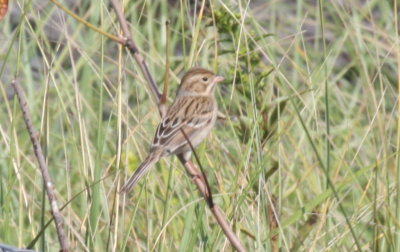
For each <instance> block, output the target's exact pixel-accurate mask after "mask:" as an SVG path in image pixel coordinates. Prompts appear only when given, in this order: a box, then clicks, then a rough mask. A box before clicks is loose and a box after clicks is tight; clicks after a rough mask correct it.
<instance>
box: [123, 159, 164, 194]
mask: <svg viewBox="0 0 400 252" xmlns="http://www.w3.org/2000/svg"><path fill="white" fill-rule="evenodd" d="M159 159H160V154H159V153H157V152H151V153H150V154H149V155H148V156H147V158H146V159H145V160H144V161H143V162H142V163H141V164H140V166H139V167H138V168H137V169H136V171H135V172H134V173H133V175H132V176H131V177H130V178H129V179H128V181H126V182H125V184H124V185H123V186H122V187H121V190H120V191H119V192H120V193H128V192H129V191H130V190H131V189H132V188H133V186H134V185H135V184H136V183H137V182H138V181H139V179H140V178H141V177H142V176H143V175H144V174H146V172H147V171H148V170H149V169H150V168H151V167H152V166H153V165H154V164H155V163H157V161H158V160H159Z"/></svg>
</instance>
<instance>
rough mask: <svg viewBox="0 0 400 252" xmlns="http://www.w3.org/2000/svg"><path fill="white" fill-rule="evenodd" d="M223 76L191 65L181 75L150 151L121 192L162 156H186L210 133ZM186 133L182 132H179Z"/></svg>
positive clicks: (124, 191) (126, 189) (187, 158)
mask: <svg viewBox="0 0 400 252" xmlns="http://www.w3.org/2000/svg"><path fill="white" fill-rule="evenodd" d="M223 80H224V77H222V76H218V75H216V74H214V73H213V72H212V71H210V70H207V69H204V68H199V67H195V68H191V69H190V70H189V71H188V72H187V73H186V74H185V75H184V76H183V78H182V80H181V83H180V85H179V88H178V90H177V93H176V98H175V100H174V101H173V103H172V104H171V106H169V108H168V110H167V112H166V113H165V116H164V117H163V118H162V119H161V122H160V124H158V127H157V130H156V133H155V135H154V139H153V142H152V144H151V148H150V151H149V154H148V155H147V157H146V159H145V160H144V161H143V162H142V163H141V164H140V165H139V167H138V168H137V169H136V170H135V172H134V173H133V175H132V176H131V177H130V178H129V179H128V181H127V182H126V183H125V184H124V185H123V186H122V188H121V190H120V192H121V193H128V192H129V191H130V190H131V189H132V187H133V186H134V185H135V184H136V183H137V182H138V180H139V179H140V178H141V177H142V176H143V175H144V174H145V173H146V172H147V171H149V169H150V168H151V167H152V166H153V165H154V164H155V163H157V162H158V161H159V160H160V159H161V158H162V157H166V156H169V155H178V154H183V156H184V158H185V160H186V161H187V160H189V158H190V155H191V152H192V149H191V147H190V144H189V143H188V141H187V139H189V141H190V143H191V145H192V146H193V148H194V147H196V146H197V145H199V144H200V143H201V142H202V141H203V140H204V138H205V137H206V136H207V135H208V134H209V133H210V131H211V129H212V128H213V126H214V124H215V121H216V119H217V113H218V107H217V102H216V100H215V96H214V91H215V87H216V84H217V83H220V82H221V81H223ZM182 131H183V132H184V133H185V135H186V137H185V135H184V134H183V133H182Z"/></svg>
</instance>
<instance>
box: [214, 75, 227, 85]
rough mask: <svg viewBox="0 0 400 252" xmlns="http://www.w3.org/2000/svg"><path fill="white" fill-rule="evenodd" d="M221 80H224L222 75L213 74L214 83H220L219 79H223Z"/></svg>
mask: <svg viewBox="0 0 400 252" xmlns="http://www.w3.org/2000/svg"><path fill="white" fill-rule="evenodd" d="M223 80H225V78H224V77H222V76H218V75H217V76H215V78H214V82H215V83H220V82H221V81H223Z"/></svg>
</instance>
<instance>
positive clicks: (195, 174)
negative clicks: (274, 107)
mask: <svg viewBox="0 0 400 252" xmlns="http://www.w3.org/2000/svg"><path fill="white" fill-rule="evenodd" d="M111 3H112V6H113V8H114V11H115V13H116V15H117V17H118V21H119V23H120V26H121V29H122V32H123V34H124V36H125V39H126V43H125V46H126V47H127V48H128V50H129V51H130V52H131V53H132V55H133V57H134V58H135V60H136V62H137V64H138V65H139V67H140V69H141V71H142V74H143V75H144V76H145V78H146V80H147V84H148V85H149V86H150V89H151V91H152V94H153V96H154V98H155V99H156V101H157V104H159V103H160V99H161V94H160V92H159V90H158V88H157V85H156V84H155V83H154V80H153V78H152V76H151V74H150V71H149V69H148V67H147V64H146V62H145V60H144V59H143V57H142V56H141V54H140V52H139V49H138V47H137V46H136V44H135V43H134V41H133V39H132V35H131V33H130V31H129V29H128V24H127V21H126V19H125V17H124V15H123V13H122V11H121V8H120V6H119V2H118V0H111ZM178 158H179V160H180V161H181V163H182V164H183V165H184V167H185V169H186V172H187V173H188V174H189V175H190V176H191V177H192V181H193V182H194V183H195V184H196V186H197V188H198V190H199V191H200V193H201V194H202V196H203V197H204V199H205V200H206V201H207V202H209V200H210V197H211V195H210V192H209V191H208V190H207V182H205V178H204V177H203V175H202V174H201V172H199V170H198V169H197V168H196V166H195V165H194V164H193V163H192V162H191V161H190V160H189V161H186V160H185V159H184V157H183V155H178ZM208 205H209V206H210V209H211V212H212V214H213V216H214V218H215V219H216V221H217V223H218V224H219V225H220V227H221V229H222V230H223V232H224V234H225V236H226V237H227V238H228V240H229V241H230V242H231V244H232V246H233V247H234V248H235V249H236V250H237V251H240V252H242V251H246V250H245V248H244V247H243V246H242V244H241V243H240V241H239V239H238V237H237V236H236V234H235V233H234V232H233V230H232V229H231V227H230V225H229V224H228V223H227V221H226V219H225V216H224V215H223V214H222V212H221V211H220V209H219V207H218V206H217V205H215V204H212V205H210V204H208Z"/></svg>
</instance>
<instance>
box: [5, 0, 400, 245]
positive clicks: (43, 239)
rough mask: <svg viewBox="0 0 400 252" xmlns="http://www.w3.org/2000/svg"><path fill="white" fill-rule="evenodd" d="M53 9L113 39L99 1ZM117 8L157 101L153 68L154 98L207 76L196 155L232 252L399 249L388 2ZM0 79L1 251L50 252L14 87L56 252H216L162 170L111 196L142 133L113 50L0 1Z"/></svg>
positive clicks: (129, 66) (127, 67)
mask: <svg viewBox="0 0 400 252" xmlns="http://www.w3.org/2000/svg"><path fill="white" fill-rule="evenodd" d="M59 2H60V3H61V4H62V5H63V6H64V7H65V8H67V9H69V10H71V11H72V12H73V13H75V14H76V15H78V16H79V17H81V18H83V19H85V20H87V21H88V22H89V23H91V24H93V25H95V26H96V27H98V28H99V29H101V30H103V31H106V32H107V33H111V34H119V32H120V31H119V25H118V23H117V21H116V18H115V13H114V11H113V10H112V8H111V5H110V3H109V1H103V0H99V1H82V0H68V1H67V0H65V1H61V0H60V1H59ZM122 2H123V4H124V12H125V15H126V18H127V19H128V21H129V22H130V29H131V31H132V33H133V38H134V40H135V42H136V43H137V45H138V47H139V48H140V50H141V53H142V54H143V56H144V58H145V60H146V62H147V63H148V65H149V67H150V69H151V73H152V74H153V76H154V77H155V79H156V81H157V83H158V84H159V87H160V89H161V88H162V85H163V84H162V83H163V78H164V72H165V71H164V70H165V60H166V55H167V53H168V54H169V55H170V69H169V73H170V75H171V78H170V80H171V81H170V89H169V97H170V99H173V97H174V93H175V90H176V87H177V86H178V84H179V80H180V77H181V76H182V75H183V73H184V72H185V71H186V70H188V69H189V68H190V67H191V66H202V67H206V68H210V69H213V70H214V71H216V72H218V73H219V74H221V75H223V76H225V78H226V80H225V81H224V83H222V84H221V86H220V87H219V89H218V90H217V98H218V103H219V108H220V119H219V120H218V123H217V125H216V127H215V129H214V130H213V132H212V134H211V135H210V137H209V138H208V139H207V140H206V141H205V143H203V144H202V145H201V146H200V147H199V148H197V150H198V154H199V156H200V158H201V162H202V164H203V166H204V167H205V170H206V174H207V176H208V179H209V181H210V184H211V187H212V189H213V191H214V194H215V195H214V198H215V201H216V203H217V204H218V205H219V206H220V207H221V209H222V211H223V212H225V214H226V216H227V218H228V220H229V222H230V224H231V225H232V227H233V229H234V230H235V232H236V233H237V235H238V236H239V238H240V240H241V242H242V243H243V245H244V246H245V247H246V248H247V249H248V250H249V251H354V250H358V249H361V250H363V251H399V250H400V233H399V230H400V227H399V225H400V195H399V189H400V188H399V187H400V161H399V160H400V159H399V145H400V141H399V139H400V134H399V131H400V126H399V123H398V122H399V121H398V120H399V105H398V102H399V101H398V97H399V85H400V83H399V72H400V71H399V69H400V43H399V42H400V37H399V25H400V23H399V19H398V14H399V10H400V7H399V3H398V1H396V0H387V1H376V0H354V1H343V0H332V1H323V0H320V1H316V0H314V1H312V0H297V1H294V0H283V1H261V0H256V1H241V0H238V1H236V0H233V1H204V2H203V1H183V0H180V1H177V0H175V1H173V0H170V1H162V0H154V1H122ZM203 4H204V9H202V5H203ZM167 20H169V21H170V23H171V33H170V42H171V43H170V47H169V48H167V47H166V44H167V43H166V38H167V35H166V26H165V22H166V21H167ZM0 67H1V68H0V111H1V113H0V242H1V243H5V244H11V245H13V246H17V247H27V246H28V245H32V246H33V248H34V249H36V250H39V251H56V250H58V248H59V245H58V241H57V236H56V232H55V228H54V224H53V223H51V225H49V226H48V227H45V226H44V225H45V223H46V222H47V221H49V220H50V219H51V214H50V212H49V209H50V208H49V206H48V203H46V201H47V199H46V195H45V194H44V190H43V184H42V178H41V175H40V172H39V170H38V166H37V162H36V159H35V157H34V153H33V150H32V146H31V142H30V139H29V136H28V134H27V132H26V129H25V125H24V123H23V119H22V114H21V111H20V109H19V106H18V103H17V100H16V99H14V98H13V91H12V88H11V86H10V83H11V80H13V79H14V78H16V79H18V80H19V82H20V83H21V85H22V87H23V88H24V90H25V92H26V96H27V100H28V106H29V109H30V111H31V114H32V118H33V124H34V127H35V128H36V129H37V130H39V132H40V141H41V143H42V147H43V149H44V151H45V154H46V158H47V163H48V167H49V170H50V174H51V176H52V178H53V181H54V184H55V188H56V190H57V195H58V200H59V204H60V205H61V206H62V205H64V204H66V206H65V208H64V209H63V210H62V214H63V216H64V218H65V230H66V232H67V234H68V240H69V243H70V245H71V251H200V250H201V251H230V250H231V247H230V244H229V242H228V241H227V240H226V238H225V236H224V235H223V233H222V232H221V230H220V227H219V226H218V225H216V223H215V221H214V219H213V218H212V216H211V215H210V212H209V211H208V209H207V206H206V204H205V202H204V200H203V199H202V198H201V197H200V195H199V194H198V192H197V190H196V188H195V186H194V185H193V184H192V182H191V181H190V178H189V177H188V176H187V175H186V174H185V171H184V169H183V167H182V166H181V165H180V163H179V162H178V160H177V159H176V158H174V157H169V158H165V159H164V160H163V161H161V162H159V164H158V165H157V166H156V167H155V168H153V170H152V171H151V172H149V174H148V175H147V176H146V178H145V179H143V180H142V181H141V182H140V183H139V185H138V186H136V187H135V188H134V190H133V192H131V193H130V194H129V195H127V196H126V197H125V196H122V195H119V194H118V193H117V191H118V188H119V187H120V186H121V183H123V182H124V181H125V180H126V179H127V178H128V176H129V175H130V174H131V173H132V172H133V171H134V169H136V167H137V165H138V164H139V163H140V161H141V160H143V158H144V157H145V155H146V153H147V151H148V148H149V144H150V141H151V140H152V137H153V134H154V130H155V127H156V125H157V123H158V121H159V115H158V112H157V107H156V104H155V102H154V101H153V100H152V97H151V94H150V92H149V89H148V88H147V86H146V82H145V80H144V79H143V77H142V76H141V74H140V72H139V71H138V68H137V65H136V63H135V61H134V59H133V58H132V57H131V55H130V54H129V53H128V51H126V50H125V49H124V48H122V47H121V46H119V45H118V44H116V43H115V42H113V41H111V40H109V39H107V38H106V37H104V36H103V35H102V34H100V33H98V32H96V31H93V30H91V29H89V28H88V27H87V26H86V25H85V24H83V23H82V22H78V21H77V20H75V19H74V18H72V17H71V16H70V15H68V14H67V13H66V12H65V11H63V10H62V9H59V8H57V7H56V6H55V5H54V4H53V3H51V2H50V1H45V0H15V1H11V2H10V8H9V10H8V13H7V15H6V16H5V18H4V19H3V20H2V21H0ZM42 230H44V232H43V233H42V235H40V236H39V239H38V240H34V239H35V237H38V234H39V233H40V232H41V231H42ZM33 241H35V242H34V243H32V242H33ZM33 244H34V245H33Z"/></svg>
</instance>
